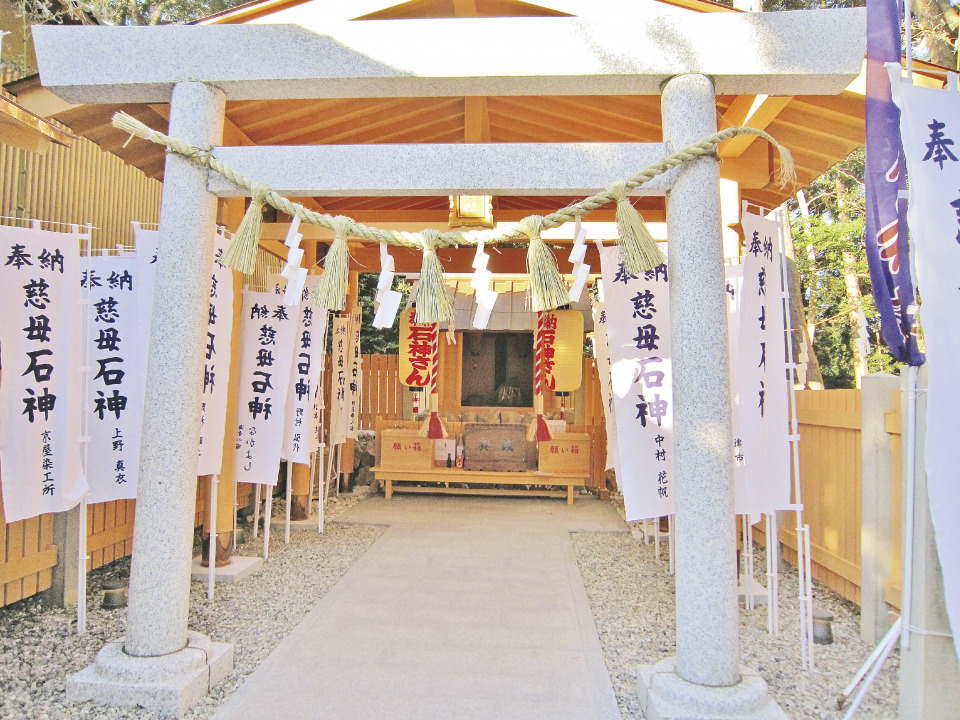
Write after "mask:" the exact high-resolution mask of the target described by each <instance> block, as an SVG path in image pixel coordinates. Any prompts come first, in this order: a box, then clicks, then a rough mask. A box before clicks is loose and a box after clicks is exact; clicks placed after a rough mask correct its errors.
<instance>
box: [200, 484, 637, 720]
mask: <svg viewBox="0 0 960 720" xmlns="http://www.w3.org/2000/svg"><path fill="white" fill-rule="evenodd" d="M341 521H343V522H352V523H376V524H385V525H388V526H389V528H388V529H387V531H386V532H385V533H384V534H383V535H382V536H381V537H380V539H379V540H378V541H377V542H376V543H375V544H374V545H373V546H372V547H371V549H370V550H369V551H367V553H366V554H365V555H364V556H363V557H362V558H361V559H360V560H359V561H358V562H357V563H356V564H355V565H354V566H353V567H352V568H351V569H350V571H349V572H348V573H347V574H346V575H345V576H344V577H343V579H342V580H341V581H340V582H339V583H338V584H337V585H336V586H335V587H334V588H333V589H332V590H331V591H330V592H329V593H328V594H327V595H326V596H325V597H324V598H323V599H322V600H321V601H320V603H318V604H317V606H316V607H315V608H314V609H313V610H312V611H311V612H310V614H309V615H307V617H306V618H304V620H303V621H302V622H301V623H300V624H299V625H298V626H297V627H296V628H295V629H294V630H293V632H292V633H291V634H290V635H289V636H288V637H287V638H286V639H285V640H284V641H283V642H281V644H280V645H279V646H278V647H277V648H276V650H274V652H273V653H272V654H271V655H270V656H269V657H268V658H267V659H266V660H265V661H264V663H263V664H262V665H261V666H260V667H259V668H258V669H257V670H256V671H254V673H252V674H251V675H250V676H249V678H248V679H247V681H246V682H245V684H244V685H243V686H242V687H241V688H240V689H239V690H238V691H237V692H236V693H234V694H233V695H232V696H231V698H230V699H229V700H228V701H227V703H226V704H225V705H224V706H223V707H222V708H221V710H220V711H219V712H218V713H217V714H216V715H215V719H216V720H241V719H244V720H245V719H247V718H249V719H251V720H253V719H254V718H256V719H257V720H262V719H263V718H284V719H285V720H298V719H307V718H310V719H313V718H336V719H337V720H346V719H354V718H356V719H361V718H378V719H380V718H389V719H393V718H396V719H398V720H399V719H401V718H404V719H405V718H411V719H413V718H416V719H417V720H427V719H429V718H444V719H448V718H458V720H459V719H465V718H478V719H479V718H483V719H484V720H490V719H493V718H497V719H500V718H518V719H519V718H522V719H523V720H534V719H535V718H544V719H547V718H549V719H550V720H561V719H563V718H571V719H576V720H589V719H591V718H596V719H597V720H614V719H615V718H619V717H620V713H619V711H618V709H617V703H616V699H615V697H614V693H613V689H612V687H611V685H610V678H609V676H608V674H607V669H606V666H605V665H604V660H603V654H602V652H601V648H600V642H599V640H598V639H597V632H596V627H595V626H594V622H593V618H592V616H591V613H590V606H589V604H588V601H587V596H586V592H585V591H584V588H583V582H582V580H581V577H580V571H579V569H578V567H577V561H576V558H575V556H574V551H573V545H572V542H571V539H570V534H569V533H570V531H573V530H591V531H619V532H624V531H625V530H626V528H625V526H624V524H623V522H622V521H621V520H620V519H619V518H618V517H617V515H616V512H615V510H614V509H613V507H612V505H611V504H610V503H602V502H599V501H597V500H595V499H593V498H587V497H582V496H578V497H577V499H576V503H575V504H574V506H573V507H568V506H567V505H566V504H565V503H563V502H561V501H557V500H532V499H515V498H509V499H488V498H472V497H471V498H460V497H453V496H444V497H428V496H413V497H407V496H395V497H394V498H393V499H391V500H385V499H383V498H381V497H375V498H370V499H368V500H366V501H364V502H361V503H360V504H358V505H357V506H355V507H354V508H352V509H351V510H350V511H348V512H347V513H345V514H344V516H343V517H342V518H341Z"/></svg>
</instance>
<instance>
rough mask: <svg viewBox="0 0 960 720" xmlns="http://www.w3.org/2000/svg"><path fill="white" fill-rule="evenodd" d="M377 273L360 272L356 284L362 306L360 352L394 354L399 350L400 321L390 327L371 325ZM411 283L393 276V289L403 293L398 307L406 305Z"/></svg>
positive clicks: (365, 353) (366, 353) (373, 313)
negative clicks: (380, 327) (381, 327)
mask: <svg viewBox="0 0 960 720" xmlns="http://www.w3.org/2000/svg"><path fill="white" fill-rule="evenodd" d="M379 277H380V276H379V274H378V273H360V277H359V281H358V283H357V284H358V286H359V296H360V305H361V307H363V325H362V326H361V328H360V352H361V353H362V354H364V355H396V354H397V353H398V352H399V350H400V321H399V320H397V321H396V322H394V323H393V326H392V327H388V328H383V329H378V328H375V327H374V326H373V317H374V315H375V311H374V309H373V300H374V297H375V296H376V294H377V280H378V279H379ZM412 287H413V286H412V285H410V284H409V283H407V282H406V281H405V280H404V279H403V278H394V280H393V289H394V290H396V291H398V292H401V293H403V300H401V301H400V308H401V309H402V308H403V307H405V306H406V303H407V297H408V296H409V295H410V290H411V289H412Z"/></svg>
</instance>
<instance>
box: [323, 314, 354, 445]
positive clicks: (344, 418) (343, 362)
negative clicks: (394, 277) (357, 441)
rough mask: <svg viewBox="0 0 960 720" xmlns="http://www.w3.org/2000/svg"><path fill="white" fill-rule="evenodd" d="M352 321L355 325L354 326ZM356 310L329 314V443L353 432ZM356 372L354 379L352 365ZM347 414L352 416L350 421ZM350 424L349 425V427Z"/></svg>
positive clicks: (334, 443) (343, 439)
mask: <svg viewBox="0 0 960 720" xmlns="http://www.w3.org/2000/svg"><path fill="white" fill-rule="evenodd" d="M355 323H356V325H357V329H354V324H355ZM359 324H360V311H359V310H357V311H356V312H353V313H342V314H340V315H336V316H334V318H333V331H332V332H333V343H332V353H333V363H332V368H331V373H330V375H331V377H330V395H331V403H330V405H331V411H330V444H331V445H339V444H340V443H342V442H344V441H345V440H346V439H347V438H348V437H354V436H353V435H351V434H350V433H351V430H352V431H353V432H354V433H355V432H356V419H355V418H356V414H357V406H356V395H357V388H358V387H359V359H358V358H356V357H355V355H356V351H357V349H358V338H359V334H360V332H359ZM355 368H356V369H357V371H358V374H357V377H356V379H354V375H353V373H354V369H355ZM351 417H353V418H354V420H353V422H351ZM351 425H352V426H353V427H352V428H351Z"/></svg>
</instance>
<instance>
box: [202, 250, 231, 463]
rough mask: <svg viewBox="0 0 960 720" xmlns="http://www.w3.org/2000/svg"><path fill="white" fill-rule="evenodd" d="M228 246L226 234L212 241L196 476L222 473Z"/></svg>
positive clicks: (227, 374) (228, 335) (227, 343)
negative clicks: (225, 261)
mask: <svg viewBox="0 0 960 720" xmlns="http://www.w3.org/2000/svg"><path fill="white" fill-rule="evenodd" d="M226 247H227V237H226V235H225V234H224V233H223V232H218V233H217V234H216V236H215V237H214V240H213V266H212V267H211V269H210V309H209V312H208V314H207V346H206V355H205V360H204V365H203V405H202V407H201V413H202V414H201V417H200V457H199V458H198V459H197V475H219V474H220V468H221V466H222V464H223V447H224V445H223V442H224V435H225V434H226V427H227V398H228V396H229V394H230V393H229V391H230V388H229V386H228V384H227V383H228V381H229V379H230V363H231V362H232V358H231V357H230V355H231V351H230V342H231V340H232V338H233V300H234V298H233V271H232V270H230V268H225V267H224V266H223V265H221V264H220V256H221V255H223V251H224V249H225V248H226Z"/></svg>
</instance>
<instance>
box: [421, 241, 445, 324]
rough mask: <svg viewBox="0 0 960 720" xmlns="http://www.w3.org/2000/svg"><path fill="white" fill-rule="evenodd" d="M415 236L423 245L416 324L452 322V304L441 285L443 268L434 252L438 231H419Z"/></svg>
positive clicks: (443, 286)
mask: <svg viewBox="0 0 960 720" xmlns="http://www.w3.org/2000/svg"><path fill="white" fill-rule="evenodd" d="M417 234H418V236H419V238H420V243H421V244H422V245H423V264H422V265H421V267H420V287H419V289H418V290H417V322H418V323H442V322H447V321H448V320H453V304H452V303H451V302H450V298H449V297H448V296H447V289H446V286H445V285H444V284H443V266H442V265H441V264H440V258H438V257H437V252H436V248H437V245H438V243H439V240H440V231H438V230H421V231H420V232H419V233H417Z"/></svg>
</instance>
